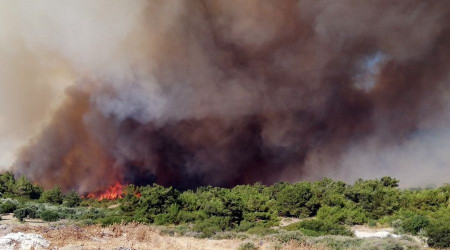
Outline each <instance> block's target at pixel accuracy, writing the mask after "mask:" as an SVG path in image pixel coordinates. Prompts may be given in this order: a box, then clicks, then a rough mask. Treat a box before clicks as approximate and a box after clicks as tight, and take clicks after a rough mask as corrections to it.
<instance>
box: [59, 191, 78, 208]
mask: <svg viewBox="0 0 450 250" xmlns="http://www.w3.org/2000/svg"><path fill="white" fill-rule="evenodd" d="M80 203H81V198H80V196H79V195H78V194H77V193H76V192H74V191H71V192H69V193H68V194H66V195H65V196H64V198H63V205H64V206H66V207H78V206H79V205H80Z"/></svg>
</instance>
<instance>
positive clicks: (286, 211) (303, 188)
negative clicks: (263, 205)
mask: <svg viewBox="0 0 450 250" xmlns="http://www.w3.org/2000/svg"><path fill="white" fill-rule="evenodd" d="M312 197H313V194H312V191H311V184H310V183H307V182H299V183H296V184H294V185H286V186H285V187H284V188H283V189H282V190H281V191H279V193H278V194H277V196H276V201H277V205H278V212H279V213H280V215H283V216H295V217H308V216H310V215H312V214H313V213H314V212H315V211H312V210H311V208H310V207H309V206H308V202H309V201H310V200H311V198H312Z"/></svg>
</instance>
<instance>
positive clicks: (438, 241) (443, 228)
mask: <svg viewBox="0 0 450 250" xmlns="http://www.w3.org/2000/svg"><path fill="white" fill-rule="evenodd" d="M426 231H427V236H428V240H427V243H428V245H429V246H430V247H434V248H447V247H450V220H449V219H448V218H446V219H443V220H436V221H433V222H432V223H430V225H429V226H428V227H427V228H426Z"/></svg>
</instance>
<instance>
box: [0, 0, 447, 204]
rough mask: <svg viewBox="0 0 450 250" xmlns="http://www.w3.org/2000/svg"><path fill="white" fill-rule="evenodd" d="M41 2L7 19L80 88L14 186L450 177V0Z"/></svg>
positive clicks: (17, 168) (92, 189)
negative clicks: (23, 182) (26, 181)
mask: <svg viewBox="0 0 450 250" xmlns="http://www.w3.org/2000/svg"><path fill="white" fill-rule="evenodd" d="M40 4H41V3H39V2H36V3H30V6H29V5H26V6H22V5H20V4H17V5H16V4H13V5H12V6H11V7H10V8H12V9H14V11H8V13H12V14H11V15H9V14H8V15H5V16H7V18H12V19H14V20H16V22H8V21H5V22H2V23H9V24H10V25H16V23H17V25H18V27H17V32H15V33H14V35H11V36H8V37H12V38H15V39H19V40H20V42H15V43H13V44H23V46H26V49H23V48H22V49H18V50H17V51H18V52H17V53H19V52H20V53H30V55H28V54H27V55H28V57H30V58H36V61H38V62H42V63H40V64H39V65H40V66H39V67H37V66H36V67H33V66H30V67H29V68H30V70H31V69H33V72H44V73H48V75H50V76H52V74H55V75H56V74H57V75H58V77H60V78H58V79H61V78H62V79H63V80H65V82H69V84H68V85H69V87H67V88H66V91H65V98H64V99H62V101H61V102H59V103H58V104H57V105H58V107H53V108H52V110H54V112H52V113H51V116H50V117H49V118H48V120H47V122H46V123H45V126H44V127H43V128H42V129H41V130H39V133H38V134H37V135H36V136H35V137H34V138H33V139H32V140H31V141H30V142H29V143H28V144H27V145H25V146H24V147H23V148H22V149H21V150H20V153H19V155H18V157H17V160H16V161H15V163H14V164H12V165H13V167H12V170H13V172H14V173H15V174H16V175H18V176H21V175H24V176H27V177H29V178H30V179H31V180H32V181H35V182H37V183H39V184H40V185H42V186H44V187H46V188H50V187H53V186H54V185H56V184H58V185H60V186H61V187H62V189H63V190H64V191H66V190H76V191H77V192H79V193H92V195H91V196H93V197H95V198H97V199H114V198H117V197H120V196H121V191H122V187H121V186H120V184H116V183H117V182H119V183H131V184H136V185H144V184H152V183H158V184H161V185H164V186H174V187H177V188H179V189H181V190H184V189H189V188H195V187H198V186H201V185H213V186H222V187H232V186H235V185H237V184H243V183H254V182H257V181H261V182H262V183H264V184H271V183H274V182H277V181H280V180H285V181H297V180H299V179H318V178H321V177H325V176H328V177H336V178H339V179H342V180H346V181H350V180H353V179H356V178H359V177H365V178H367V177H375V176H377V177H379V176H380V175H392V176H395V177H399V178H401V179H402V180H403V183H405V185H407V186H412V185H425V184H431V183H443V182H445V181H448V180H449V179H448V177H449V176H450V175H449V174H448V162H450V156H449V154H448V150H446V149H448V146H449V141H450V140H448V135H449V134H450V133H448V128H449V127H450V126H449V120H448V119H446V118H445V117H448V116H449V114H450V105H449V96H450V84H449V79H450V78H449V74H448V72H449V71H450V61H449V60H448V55H449V53H450V47H449V46H448V45H449V44H450V15H449V10H450V1H426V2H424V1H420V0H417V1H415V0H414V1H396V2H392V1H389V0H379V1H353V0H342V1H331V2H330V1H318V0H285V1H270V0H267V1H266V0H248V1H240V0H227V1H202V0H200V1H177V0H173V1H118V2H114V3H111V2H110V1H103V0H99V1H82V2H74V3H71V4H70V5H68V6H69V7H67V6H66V5H64V4H61V5H60V4H55V5H54V6H53V5H52V4H49V5H46V6H45V7H44V8H42V6H40ZM34 7H36V8H34ZM29 10H33V12H32V13H28V12H27V11H29ZM2 18H3V17H2ZM5 18H6V17H5ZM27 29H30V30H31V31H30V32H26V31H27ZM10 30H14V31H16V30H15V29H14V28H12V29H10ZM3 32H7V30H6V31H3ZM16 33H18V35H16ZM12 38H11V39H12ZM0 41H2V40H0ZM10 47H11V48H15V47H12V46H7V48H10ZM10 54H12V55H15V54H14V53H10ZM28 57H24V58H28ZM10 61H11V62H15V61H21V60H10ZM6 64H8V65H9V61H8V63H6ZM6 64H5V65H6ZM14 65H15V64H14ZM30 65H35V64H32V63H30ZM49 65H50V66H49ZM20 66H21V69H23V68H26V69H25V70H28V68H27V67H23V64H20ZM8 69H9V68H8ZM20 72H22V71H20ZM55 72H56V73H55ZM30 74H31V73H30ZM36 74H37V73H36ZM20 75H25V74H24V73H20ZM14 76H15V75H14ZM11 77H12V76H11ZM36 78H38V77H36ZM39 79H42V78H39ZM55 79H56V78H55ZM4 82H12V81H9V79H8V80H7V81H6V80H5V81H4ZM56 82H58V81H56V80H55V83H56ZM31 92H32V91H31ZM21 93H25V91H22V92H21ZM33 93H34V92H33ZM28 99H32V98H28ZM0 118H2V117H0ZM424 148H426V149H427V150H426V154H427V155H426V156H424V152H425V151H424V150H423V149H424ZM430 155H432V156H433V157H429V156H430ZM424 159H425V160H424ZM417 176H421V178H420V180H418V178H417ZM109 186H111V187H109ZM105 187H109V188H106V189H103V188H105ZM98 190H106V191H104V193H103V192H98V193H97V191H98Z"/></svg>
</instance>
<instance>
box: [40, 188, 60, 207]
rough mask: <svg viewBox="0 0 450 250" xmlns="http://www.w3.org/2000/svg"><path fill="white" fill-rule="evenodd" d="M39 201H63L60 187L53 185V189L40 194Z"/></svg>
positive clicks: (58, 202) (53, 202) (55, 202)
mask: <svg viewBox="0 0 450 250" xmlns="http://www.w3.org/2000/svg"><path fill="white" fill-rule="evenodd" d="M41 201H42V202H47V203H52V204H61V203H62V202H63V194H62V191H61V188H60V187H59V186H55V187H54V188H53V189H50V190H46V191H44V192H43V193H42V195H41Z"/></svg>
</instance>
